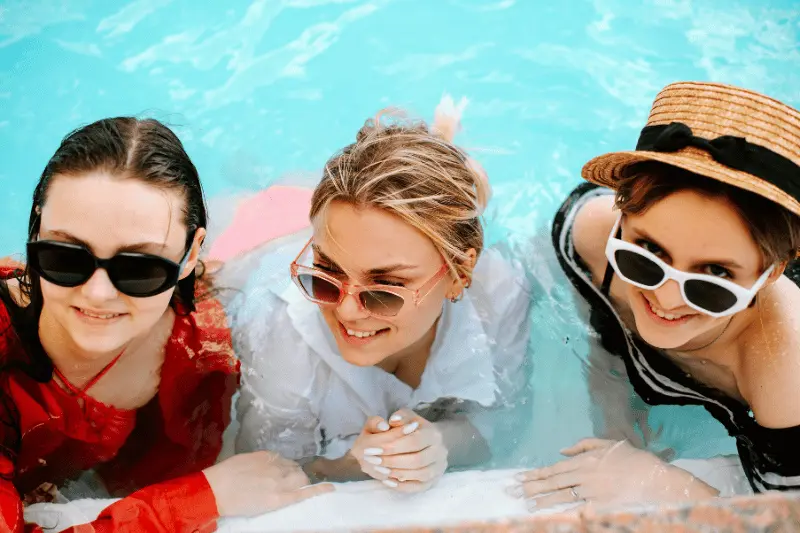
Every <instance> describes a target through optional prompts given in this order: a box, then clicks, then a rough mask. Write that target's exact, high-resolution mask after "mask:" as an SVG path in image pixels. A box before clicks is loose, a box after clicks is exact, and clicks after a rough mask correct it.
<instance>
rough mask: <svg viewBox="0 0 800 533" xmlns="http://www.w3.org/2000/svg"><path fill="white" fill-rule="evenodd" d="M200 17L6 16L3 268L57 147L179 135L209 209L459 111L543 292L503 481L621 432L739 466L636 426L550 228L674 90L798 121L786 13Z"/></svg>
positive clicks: (301, 12) (151, 1)
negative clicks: (598, 164)
mask: <svg viewBox="0 0 800 533" xmlns="http://www.w3.org/2000/svg"><path fill="white" fill-rule="evenodd" d="M202 4H203V5H202V7H200V3H199V2H197V1H189V0H134V1H132V2H128V3H126V4H123V3H121V2H113V3H112V2H100V1H95V2H91V1H88V0H71V1H68V2H63V3H56V2H51V1H48V0H0V183H2V186H3V194H2V195H0V212H2V213H3V218H2V220H3V224H2V226H1V227H0V255H6V254H12V253H17V252H20V251H21V250H22V247H23V244H24V240H25V234H26V224H27V218H28V214H29V211H30V207H31V206H30V198H31V195H32V191H33V187H34V185H35V183H36V181H37V179H38V175H39V174H40V173H41V171H42V169H43V167H44V164H45V163H46V161H47V159H48V157H49V156H50V155H51V154H52V153H53V151H54V150H55V148H56V146H57V144H58V142H59V140H60V139H61V137H63V136H64V135H65V134H66V133H67V132H69V131H70V130H72V129H73V128H75V127H77V126H79V125H82V124H86V123H88V122H91V121H93V120H96V119H99V118H101V117H105V116H112V115H126V114H132V115H138V116H153V117H156V118H159V119H161V120H162V121H165V122H166V123H168V124H169V125H171V126H172V127H173V128H174V129H175V130H176V131H177V132H178V134H179V135H180V137H181V139H182V140H183V141H184V142H185V144H186V146H187V150H188V152H189V154H190V156H191V157H192V158H193V160H194V161H195V163H196V165H197V166H198V169H199V171H200V174H201V176H202V179H203V182H204V185H205V188H206V191H207V193H208V195H210V196H218V195H221V194H226V193H241V192H243V191H254V190H257V189H260V188H263V187H265V186H268V185H269V184H271V183H276V182H286V181H289V182H291V181H292V180H294V179H296V177H297V176H303V177H304V178H303V179H308V176H313V175H314V174H315V173H316V172H318V171H319V169H320V168H321V166H322V165H323V163H324V162H325V160H326V159H327V158H328V157H329V156H330V155H331V154H332V153H333V152H334V151H335V150H336V149H338V148H340V147H342V146H344V145H345V144H348V143H349V142H351V141H352V140H353V139H354V137H355V133H356V131H357V130H358V128H359V127H360V126H361V124H362V123H363V122H364V120H365V119H367V118H368V117H370V116H372V115H373V114H374V113H375V112H376V111H377V110H379V109H380V108H382V107H384V106H389V105H392V106H401V107H404V108H407V109H408V110H410V111H411V112H412V113H414V114H416V115H420V116H422V117H424V118H430V117H431V115H432V112H433V109H434V107H435V106H436V104H437V103H438V101H439V99H440V98H441V96H442V95H443V94H444V93H450V94H452V95H453V96H454V97H455V98H456V99H458V98H460V97H461V96H466V97H467V98H468V99H469V101H470V103H469V105H468V107H467V109H466V112H465V115H464V131H463V132H462V135H461V136H460V137H459V139H458V140H459V142H460V143H461V144H462V145H463V146H464V147H465V148H467V149H468V150H470V151H471V153H472V154H473V155H474V156H475V157H476V158H477V159H479V160H480V161H481V162H482V163H483V165H484V166H485V168H486V169H487V171H488V173H489V176H490V181H491V183H492V184H493V186H494V189H495V196H494V199H493V201H492V203H491V205H490V208H489V210H488V212H487V220H488V223H489V232H488V239H489V241H490V242H496V241H501V240H512V241H513V242H514V243H516V244H517V245H518V249H519V250H521V251H522V255H523V256H524V257H525V258H526V259H525V260H526V264H527V266H528V268H530V269H531V271H532V272H533V274H534V276H535V278H536V286H535V288H534V289H535V291H534V292H535V296H536V300H535V301H536V304H535V309H534V316H533V318H532V320H533V325H534V337H535V338H534V343H533V345H534V346H535V350H534V351H533V357H532V359H533V360H534V363H535V364H534V372H533V380H532V389H533V390H534V396H533V399H532V401H531V402H530V403H528V404H526V405H523V406H520V407H519V409H520V417H522V418H523V419H525V420H526V421H527V422H528V423H527V424H526V425H525V426H524V428H523V429H519V430H517V431H516V432H514V431H509V432H507V433H506V434H505V436H504V438H503V439H502V440H501V441H500V442H498V443H496V445H497V447H498V449H502V452H501V453H498V454H497V455H496V459H495V461H494V463H493V466H497V467H500V466H533V465H538V464H545V463H547V462H551V461H553V460H556V459H557V458H558V457H559V455H558V450H559V449H560V448H561V447H564V446H567V445H570V444H573V443H574V442H575V441H576V440H577V439H579V438H581V437H585V436H589V435H591V434H599V433H604V434H606V433H610V434H615V433H614V432H615V431H616V430H617V429H619V428H623V429H624V431H623V432H628V433H630V434H631V435H625V436H629V437H630V438H634V439H635V438H637V435H638V438H640V439H642V440H643V441H644V442H646V443H647V444H648V445H649V446H650V448H651V449H653V450H655V451H660V452H663V454H664V456H665V457H668V458H681V457H683V458H690V457H705V456H709V455H715V454H719V453H735V447H734V445H733V442H732V441H731V439H729V438H728V437H727V436H726V435H725V432H724V430H723V429H722V427H721V425H719V424H717V423H716V422H715V421H713V420H711V419H710V418H709V417H708V416H707V415H706V414H705V412H704V411H702V410H701V409H699V408H691V407H682V408H679V409H677V410H676V409H674V408H666V407H665V408H656V409H646V408H645V407H644V406H643V405H641V404H640V400H637V399H636V398H635V397H634V396H633V395H632V393H631V391H630V390H629V385H628V384H627V381H626V380H625V379H624V378H623V377H619V374H620V372H619V370H618V369H615V368H612V367H613V365H614V362H613V361H612V362H606V363H603V364H600V365H599V366H598V364H597V363H596V362H593V361H590V358H589V357H588V356H587V355H586V354H588V353H589V352H590V348H591V347H592V346H594V345H595V344H596V342H597V340H596V339H595V338H594V336H593V335H592V333H591V332H589V331H587V330H586V328H585V326H584V325H583V324H584V323H585V314H586V309H584V308H583V307H582V306H583V304H582V302H580V301H577V300H576V299H575V295H574V293H573V292H572V290H571V289H570V287H569V286H568V284H567V283H566V282H565V280H564V278H563V275H561V273H560V271H559V269H558V267H557V265H556V264H555V262H554V259H553V257H552V251H551V250H549V249H548V244H547V243H548V239H547V238H546V235H547V227H548V225H549V222H550V220H551V217H552V215H553V213H554V211H555V209H556V207H557V206H558V204H559V203H560V201H561V200H562V199H563V198H564V197H565V196H566V194H567V193H568V192H569V191H570V190H571V188H572V187H574V186H575V185H576V184H577V183H578V182H579V181H580V177H579V173H580V168H581V166H582V164H583V163H584V162H585V161H587V160H588V159H589V158H591V157H592V156H595V155H598V154H600V153H602V152H606V151H611V150H615V149H628V148H631V147H633V146H634V144H635V142H636V138H637V136H638V131H639V129H640V128H641V127H642V126H643V124H644V122H645V120H646V117H647V113H648V111H649V106H650V104H651V102H652V99H653V97H654V96H655V94H656V92H657V91H658V90H659V88H661V87H662V86H664V85H666V84H667V83H669V82H672V81H677V80H712V81H720V82H727V83H733V84H738V85H742V86H745V87H748V88H751V89H755V90H758V91H761V92H764V93H766V94H769V95H771V96H773V97H776V98H778V99H781V100H783V101H785V102H787V103H789V104H790V105H794V106H795V107H797V106H798V105H799V104H800V8H799V7H798V4H797V2H796V0H775V1H766V0H753V1H750V2H745V1H741V0H704V1H703V2H692V1H690V0H641V1H636V2H634V1H624V0H593V1H590V0H562V1H560V2H544V1H535V0H484V1H480V0H438V1H435V2H433V1H426V0H416V1H413V0H394V1H393V0H366V1H363V0H253V1H249V2H204V3H202ZM565 317H568V318H565ZM578 376H579V377H578ZM597 382H602V383H604V384H605V385H603V386H605V387H608V388H609V389H613V390H614V391H615V392H614V393H613V394H616V395H617V396H611V395H610V394H611V393H609V396H608V397H607V398H608V399H607V402H608V404H609V405H611V404H613V402H614V401H624V402H627V405H629V406H630V411H629V412H627V413H624V414H623V415H620V416H622V418H621V419H619V420H611V419H610V418H609V417H608V413H607V412H601V411H603V406H602V402H597V401H595V400H593V396H592V389H591V387H590V386H589V384H590V383H595V384H596V383H597ZM612 411H613V409H612ZM643 413H644V415H643ZM645 415H646V422H641V420H643V419H642V418H641V417H642V416H645ZM565 421H569V424H565ZM512 429H513V428H512ZM621 431H622V430H621Z"/></svg>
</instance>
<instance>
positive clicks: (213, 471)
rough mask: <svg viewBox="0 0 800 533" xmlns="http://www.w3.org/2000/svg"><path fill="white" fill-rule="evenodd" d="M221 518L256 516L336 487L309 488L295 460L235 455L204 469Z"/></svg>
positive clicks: (264, 453)
mask: <svg viewBox="0 0 800 533" xmlns="http://www.w3.org/2000/svg"><path fill="white" fill-rule="evenodd" d="M203 473H204V474H205V476H206V479H207V480H208V484H209V485H210V486H211V490H212V492H213V493H214V498H216V500H217V510H218V511H219V514H220V516H221V517H228V516H254V515H259V514H264V513H267V512H269V511H274V510H276V509H280V508H281V507H286V506H289V505H292V504H295V503H298V502H300V501H302V500H306V499H308V498H313V497H314V496H318V495H320V494H325V493H326V492H331V491H333V485H330V484H320V485H311V486H309V481H308V477H307V476H306V475H305V473H303V470H302V469H301V468H300V466H299V465H298V464H297V463H295V462H294V461H290V460H288V459H284V458H283V457H281V456H280V455H278V454H276V453H273V452H267V451H260V452H252V453H243V454H239V455H234V456H233V457H231V458H229V459H226V460H225V461H222V462H221V463H219V464H216V465H214V466H211V467H209V468H206V469H205V470H203Z"/></svg>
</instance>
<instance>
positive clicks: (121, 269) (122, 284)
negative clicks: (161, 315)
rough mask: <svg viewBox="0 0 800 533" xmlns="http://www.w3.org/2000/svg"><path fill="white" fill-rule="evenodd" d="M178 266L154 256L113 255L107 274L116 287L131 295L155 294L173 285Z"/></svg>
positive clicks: (175, 280) (144, 295) (176, 276)
mask: <svg viewBox="0 0 800 533" xmlns="http://www.w3.org/2000/svg"><path fill="white" fill-rule="evenodd" d="M178 274H179V272H178V268H177V267H176V266H175V265H174V264H172V263H169V262H167V261H162V260H159V259H158V258H156V257H135V256H134V257H130V256H126V255H122V254H120V255H117V256H115V257H114V258H113V259H112V260H111V263H110V266H109V272H108V275H109V277H110V278H111V280H112V281H113V282H114V285H115V286H116V287H117V289H118V290H119V291H120V292H122V293H124V294H127V295H128V296H133V297H146V296H155V295H156V294H159V293H161V292H164V291H165V290H167V289H169V288H171V287H174V286H175V283H176V282H177V278H178Z"/></svg>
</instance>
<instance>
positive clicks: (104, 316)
mask: <svg viewBox="0 0 800 533" xmlns="http://www.w3.org/2000/svg"><path fill="white" fill-rule="evenodd" d="M73 309H75V310H76V311H77V312H78V313H80V314H81V315H83V316H85V317H88V318H94V319H97V320H112V319H114V318H119V317H121V316H122V315H124V314H126V313H98V312H97V311H90V310H88V309H84V308H82V307H74V308H73Z"/></svg>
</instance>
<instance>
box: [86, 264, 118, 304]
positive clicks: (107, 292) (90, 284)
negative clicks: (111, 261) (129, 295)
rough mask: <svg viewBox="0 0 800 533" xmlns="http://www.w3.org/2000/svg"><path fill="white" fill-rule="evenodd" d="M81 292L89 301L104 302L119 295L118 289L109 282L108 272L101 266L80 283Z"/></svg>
mask: <svg viewBox="0 0 800 533" xmlns="http://www.w3.org/2000/svg"><path fill="white" fill-rule="evenodd" d="M81 292H82V293H83V295H84V296H85V297H86V298H87V299H88V301H90V302H105V301H108V300H113V299H114V298H116V297H117V296H119V291H117V288H116V287H114V284H113V283H111V278H109V277H108V272H106V271H105V269H102V268H98V269H97V270H95V271H94V274H92V277H91V278H89V279H88V281H86V283H84V284H83V285H81Z"/></svg>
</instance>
